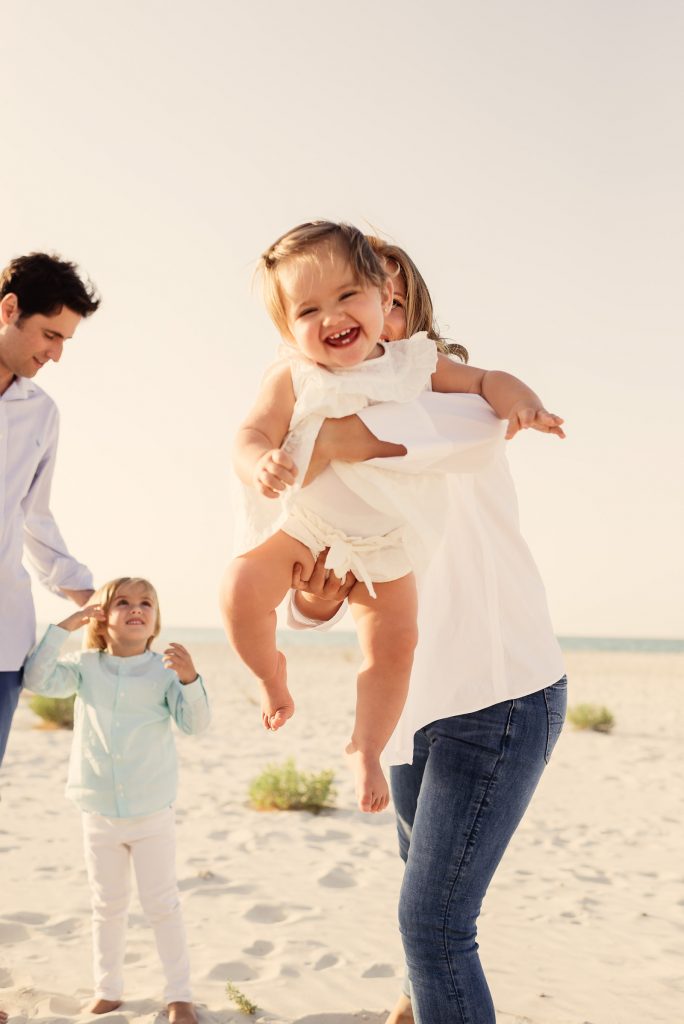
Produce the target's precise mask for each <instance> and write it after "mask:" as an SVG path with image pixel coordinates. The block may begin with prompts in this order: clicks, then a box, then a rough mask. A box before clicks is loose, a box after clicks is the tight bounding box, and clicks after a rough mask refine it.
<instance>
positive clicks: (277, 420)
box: [233, 362, 297, 498]
mask: <svg viewBox="0 0 684 1024" xmlns="http://www.w3.org/2000/svg"><path fill="white" fill-rule="evenodd" d="M294 404H295V396H294V390H293V387H292V376H291V374H290V368H289V366H288V365H287V363H284V362H283V363H276V365H275V366H273V367H271V369H270V370H269V371H268V372H267V373H266V376H265V378H264V381H263V384H262V386H261V390H260V392H259V395H258V397H257V400H256V402H255V404H254V406H253V408H252V411H251V412H250V413H249V415H248V416H247V418H246V419H245V420H244V422H243V423H242V425H241V427H240V429H239V430H238V432H237V436H236V438H235V444H234V446H233V464H234V466H235V472H236V473H237V475H238V476H239V477H240V479H241V480H242V482H243V483H244V484H247V486H248V487H255V488H256V489H257V490H258V491H260V492H261V494H264V495H266V497H267V498H277V497H278V495H279V494H280V492H281V491H283V490H284V489H285V487H286V486H288V485H291V484H293V483H294V480H295V476H296V474H297V468H296V466H295V464H294V462H293V461H292V459H291V458H290V456H289V455H287V454H286V453H285V452H282V451H281V450H280V446H281V445H282V443H283V440H284V439H285V435H286V434H287V431H288V428H289V426H290V420H291V419H292V411H293V409H294Z"/></svg>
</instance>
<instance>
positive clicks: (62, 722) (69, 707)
mask: <svg viewBox="0 0 684 1024" xmlns="http://www.w3.org/2000/svg"><path fill="white" fill-rule="evenodd" d="M75 699H76V698H75V696H72V697H43V696H42V695H41V694H39V693H36V694H34V696H33V697H31V700H30V702H29V707H30V708H31V711H33V712H35V714H36V715H38V716H39V717H40V718H42V719H43V721H44V722H45V723H46V725H49V726H52V727H53V728H55V729H73V727H74V701H75Z"/></svg>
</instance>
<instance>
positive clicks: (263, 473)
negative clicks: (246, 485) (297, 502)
mask: <svg viewBox="0 0 684 1024" xmlns="http://www.w3.org/2000/svg"><path fill="white" fill-rule="evenodd" d="M296 476H297V467H296V466H295V464H294V462H293V461H292V459H291V458H290V456H289V455H288V454H287V453H286V452H284V451H283V450H282V448H272V449H271V450H270V451H268V452H265V453H264V454H263V455H262V456H261V458H260V459H259V460H258V462H257V464H256V466H255V467H254V476H253V483H254V486H255V487H256V489H257V491H259V492H260V494H263V495H264V496H265V497H266V498H278V497H280V493H281V491H284V490H285V488H286V487H291V486H292V484H293V483H294V482H295V477H296Z"/></svg>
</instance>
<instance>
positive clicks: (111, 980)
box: [83, 814, 130, 1013]
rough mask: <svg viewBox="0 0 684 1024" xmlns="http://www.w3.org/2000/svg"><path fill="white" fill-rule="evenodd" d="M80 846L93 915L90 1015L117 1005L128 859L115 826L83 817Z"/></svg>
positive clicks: (120, 991)
mask: <svg viewBox="0 0 684 1024" xmlns="http://www.w3.org/2000/svg"><path fill="white" fill-rule="evenodd" d="M83 844H84V849H85V861H86V870H87V872H88V881H89V883H90V892H91V902H92V912H93V917H92V921H93V973H94V976H95V1001H94V1003H93V1005H92V1007H91V1008H90V1011H91V1013H108V1012H109V1011H110V1010H115V1009H116V1008H117V1007H118V1006H120V1005H121V997H122V995H123V962H124V951H125V944H126V920H127V917H128V901H129V899H130V857H129V851H128V847H127V846H126V845H124V842H123V837H122V836H121V835H120V832H119V829H118V828H117V823H116V822H115V821H114V820H113V819H111V818H103V817H102V816H101V815H99V814H84V815H83Z"/></svg>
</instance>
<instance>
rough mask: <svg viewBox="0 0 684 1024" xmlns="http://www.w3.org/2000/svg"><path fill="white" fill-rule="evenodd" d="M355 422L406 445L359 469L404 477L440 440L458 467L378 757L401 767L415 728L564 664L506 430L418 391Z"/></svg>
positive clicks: (545, 682) (434, 459) (485, 412)
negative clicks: (407, 680) (390, 469)
mask: <svg viewBox="0 0 684 1024" xmlns="http://www.w3.org/2000/svg"><path fill="white" fill-rule="evenodd" d="M414 406H415V407H416V408H414ZM358 415H359V416H360V418H361V419H362V420H363V422H364V423H365V424H366V426H367V427H368V428H369V430H371V431H372V433H373V434H375V435H376V437H379V438H381V439H382V440H385V441H392V442H394V443H396V444H403V445H404V446H405V447H406V448H407V455H405V456H403V458H398V459H378V460H371V462H369V463H366V465H372V464H373V462H378V463H383V464H384V466H385V467H387V466H388V463H390V462H396V463H397V464H402V463H403V467H404V469H405V471H406V472H409V471H410V469H411V466H410V463H413V464H414V468H415V465H416V464H418V465H420V464H421V463H424V462H426V461H429V462H431V463H432V464H433V465H436V464H437V463H438V462H439V452H440V438H444V437H448V439H449V444H448V446H446V447H445V446H442V447H443V448H444V450H445V451H446V452H448V453H449V459H450V460H451V461H450V466H451V469H452V470H456V471H454V472H452V473H450V474H449V476H448V478H447V481H448V491H449V497H448V528H447V529H446V531H445V533H444V534H443V536H442V538H441V541H440V543H439V546H438V547H437V549H436V550H435V552H434V554H433V556H432V558H431V560H430V562H429V565H428V566H427V568H426V570H425V571H424V573H423V574H422V576H421V578H420V580H419V613H418V632H419V641H418V648H417V650H416V656H415V659H414V664H413V672H412V675H411V685H410V688H409V695H408V698H407V701H406V705H405V707H404V711H403V713H402V716H401V719H400V721H399V724H398V725H397V728H396V730H395V732H394V734H393V736H392V738H391V739H390V742H389V743H388V745H387V748H386V750H385V755H384V759H385V760H386V761H387V763H388V764H404V763H410V762H411V760H412V758H413V736H414V733H415V732H416V731H417V730H418V729H420V728H422V727H423V726H425V725H427V724H429V723H430V722H433V721H436V720H437V719H440V718H449V717H451V716H452V715H460V714H466V713H468V712H470V711H476V710H479V709H481V708H485V707H490V706H491V705H493V704H498V703H499V702H501V701H504V700H511V699H514V698H516V697H522V696H524V695H526V694H529V693H534V692H536V691H537V690H540V689H543V688H544V687H546V686H549V685H551V684H552V683H555V682H556V681H557V680H558V679H560V678H561V676H562V675H563V673H564V668H563V659H562V655H561V651H560V648H559V646H558V642H557V640H556V638H555V636H554V632H553V627H552V624H551V619H550V616H549V611H548V607H547V602H546V593H545V590H544V585H543V583H542V580H541V577H540V575H539V572H538V570H537V567H536V565H535V564H534V560H533V558H532V555H531V554H530V551H529V548H528V547H527V544H526V543H525V541H524V539H523V537H522V535H521V533H520V525H519V520H518V503H517V498H516V495H515V489H514V486H513V480H512V477H511V474H510V471H509V468H508V463H507V460H506V454H505V450H504V441H503V425H502V423H501V421H500V420H498V419H497V418H496V416H495V415H494V413H493V412H492V410H491V409H490V407H489V406H488V405H487V403H486V402H485V401H484V400H483V399H481V398H480V397H479V396H475V395H439V394H435V393H433V392H426V393H425V394H423V395H421V396H420V397H419V398H418V399H417V400H416V402H414V403H411V405H410V406H406V405H404V406H395V405H378V406H373V407H370V408H367V409H363V410H362V411H361V412H360V413H359V414H358ZM459 441H460V449H459V446H458V444H456V442H459ZM455 444H456V447H455ZM397 468H399V466H397ZM459 468H460V471H458V470H459ZM342 614H343V612H340V613H339V616H336V617H335V619H333V620H331V622H328V623H324V624H321V623H316V622H314V620H310V619H306V618H305V617H304V616H303V615H301V613H299V612H298V611H297V610H296V608H294V606H293V602H291V606H290V624H291V625H293V626H294V627H295V628H300V629H301V628H305V627H307V626H308V627H311V626H317V627H318V628H319V629H321V628H330V626H331V625H333V623H334V622H336V621H338V619H339V617H341V615H342Z"/></svg>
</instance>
